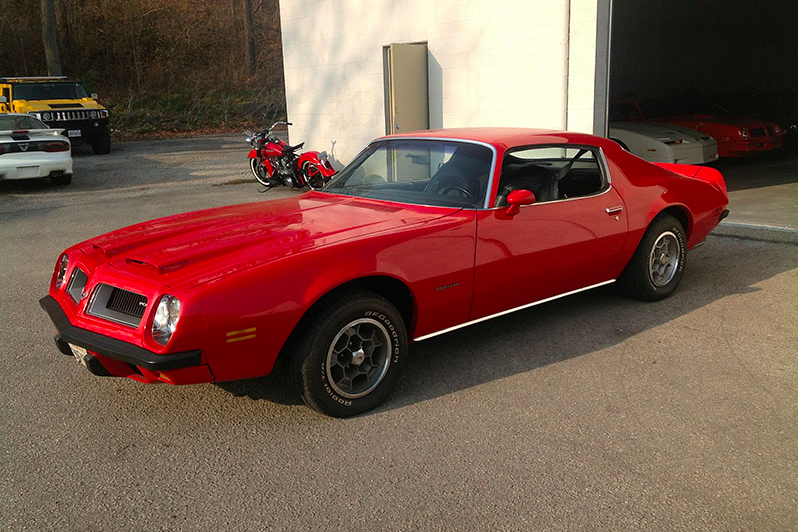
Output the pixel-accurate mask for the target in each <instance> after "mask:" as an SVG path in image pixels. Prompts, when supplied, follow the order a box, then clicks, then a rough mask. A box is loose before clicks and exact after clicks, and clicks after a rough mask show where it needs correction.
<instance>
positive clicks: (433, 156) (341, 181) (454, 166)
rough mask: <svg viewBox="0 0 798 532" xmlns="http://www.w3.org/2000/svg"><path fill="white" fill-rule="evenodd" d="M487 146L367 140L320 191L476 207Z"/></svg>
mask: <svg viewBox="0 0 798 532" xmlns="http://www.w3.org/2000/svg"><path fill="white" fill-rule="evenodd" d="M492 162H493V151H492V150H491V149H490V148H488V147H487V146H483V145H479V144H473V143H467V142H462V141H448V140H411V139H389V140H382V141H377V142H375V143H373V144H371V145H370V146H369V147H368V148H366V150H365V151H364V152H363V153H361V154H360V155H359V156H358V157H357V158H356V159H355V160H354V161H352V162H351V163H350V164H349V166H347V167H346V168H344V169H343V170H341V171H340V172H339V173H338V174H337V175H336V176H335V177H334V178H333V179H332V181H330V182H329V183H328V184H327V186H325V187H324V191H325V192H331V193H333V194H344V195H347V196H358V197H363V198H373V199H381V200H388V201H399V202H403V203H414V204H417V205H436V206H441V207H481V206H482V205H483V204H484V201H485V191H486V190H487V188H488V178H489V176H490V169H491V163H492Z"/></svg>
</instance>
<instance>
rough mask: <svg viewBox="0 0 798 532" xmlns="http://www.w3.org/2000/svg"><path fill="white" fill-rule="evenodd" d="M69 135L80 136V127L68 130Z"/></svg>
mask: <svg viewBox="0 0 798 532" xmlns="http://www.w3.org/2000/svg"><path fill="white" fill-rule="evenodd" d="M67 136H68V137H79V136H80V130H79V129H70V130H69V131H67Z"/></svg>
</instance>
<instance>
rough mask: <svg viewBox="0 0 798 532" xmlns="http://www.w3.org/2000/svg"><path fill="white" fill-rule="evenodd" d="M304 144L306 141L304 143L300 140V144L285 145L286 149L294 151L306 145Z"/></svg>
mask: <svg viewBox="0 0 798 532" xmlns="http://www.w3.org/2000/svg"><path fill="white" fill-rule="evenodd" d="M304 145H305V143H304V142H300V143H299V144H297V145H296V146H286V147H285V150H286V151H294V150H298V149H300V148H301V147H302V146H304Z"/></svg>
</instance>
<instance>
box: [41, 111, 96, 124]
mask: <svg viewBox="0 0 798 532" xmlns="http://www.w3.org/2000/svg"><path fill="white" fill-rule="evenodd" d="M90 112H91V111H86V110H70V111H53V112H52V113H51V114H52V115H53V120H54V121H56V122H66V121H67V120H96V118H94V119H92V117H91V115H90V114H89V113H90ZM94 112H95V114H97V116H98V117H99V112H98V111H94Z"/></svg>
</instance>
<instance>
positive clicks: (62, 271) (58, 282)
mask: <svg viewBox="0 0 798 532" xmlns="http://www.w3.org/2000/svg"><path fill="white" fill-rule="evenodd" d="M67 266H69V257H68V256H67V254H66V253H64V254H63V255H61V258H60V259H58V273H57V274H56V276H55V289H56V290H60V289H61V287H62V286H63V285H64V279H66V271H67Z"/></svg>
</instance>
